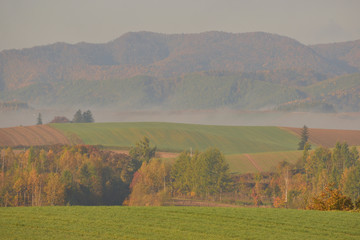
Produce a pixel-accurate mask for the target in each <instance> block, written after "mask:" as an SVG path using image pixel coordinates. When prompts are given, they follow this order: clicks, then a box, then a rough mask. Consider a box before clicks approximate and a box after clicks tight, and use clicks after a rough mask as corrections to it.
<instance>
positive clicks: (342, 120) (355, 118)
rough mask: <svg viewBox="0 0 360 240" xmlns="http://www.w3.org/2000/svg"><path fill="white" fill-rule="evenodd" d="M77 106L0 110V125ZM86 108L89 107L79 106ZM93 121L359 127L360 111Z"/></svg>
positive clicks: (138, 115) (107, 114)
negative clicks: (15, 110) (55, 108)
mask: <svg viewBox="0 0 360 240" xmlns="http://www.w3.org/2000/svg"><path fill="white" fill-rule="evenodd" d="M76 110H77V109H62V110H53V109H39V110H26V111H17V112H14V111H13V112H0V128H5V127H15V126H28V125H35V124H36V122H37V117H38V114H39V113H41V115H42V121H43V123H48V122H50V121H51V120H52V119H53V118H54V117H55V116H65V117H67V118H68V119H69V120H71V119H72V118H73V116H74V114H75V112H76ZM82 110H83V111H86V110H88V109H82ZM90 110H91V111H92V113H93V116H94V119H95V121H96V122H174V123H195V124H210V125H233V126H283V127H302V126H303V125H307V126H308V127H310V128H324V129H352V130H360V113H288V112H274V111H235V110H208V111H206V110H201V111H155V110H154V111H150V110H149V111H114V110H96V109H90Z"/></svg>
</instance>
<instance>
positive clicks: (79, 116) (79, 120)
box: [72, 109, 84, 123]
mask: <svg viewBox="0 0 360 240" xmlns="http://www.w3.org/2000/svg"><path fill="white" fill-rule="evenodd" d="M72 122H73V123H82V122H84V121H83V115H82V113H81V110H80V109H79V110H77V112H76V113H75V115H74V118H73V120H72Z"/></svg>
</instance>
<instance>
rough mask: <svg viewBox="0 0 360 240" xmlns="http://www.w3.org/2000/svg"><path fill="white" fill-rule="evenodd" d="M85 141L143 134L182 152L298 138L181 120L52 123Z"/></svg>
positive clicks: (247, 147)
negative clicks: (162, 121)
mask: <svg viewBox="0 0 360 240" xmlns="http://www.w3.org/2000/svg"><path fill="white" fill-rule="evenodd" d="M51 126H52V127H54V128H56V129H58V130H60V131H62V132H63V133H64V134H65V135H71V134H76V135H77V136H78V137H79V138H80V139H81V140H82V141H83V142H84V143H85V144H90V145H97V144H101V145H104V146H112V147H114V146H118V147H131V146H133V145H134V144H135V143H136V142H137V141H139V139H141V138H142V137H143V136H147V137H148V138H149V139H150V141H151V143H152V144H154V145H156V146H157V148H158V149H159V150H163V151H175V152H181V151H184V150H190V149H191V148H192V149H193V150H194V151H195V150H200V151H202V150H205V149H206V148H208V147H217V148H219V149H220V150H221V151H223V152H224V153H225V154H230V153H251V152H269V151H290V150H296V148H297V143H298V141H299V140H298V138H297V137H296V136H294V135H293V134H291V133H288V132H287V131H284V130H281V129H280V128H278V127H235V126H211V125H197V124H178V123H93V124H51Z"/></svg>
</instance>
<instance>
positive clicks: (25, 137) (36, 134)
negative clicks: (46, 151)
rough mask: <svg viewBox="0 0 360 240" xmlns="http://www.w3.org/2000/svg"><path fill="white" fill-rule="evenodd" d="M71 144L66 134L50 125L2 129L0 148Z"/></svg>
mask: <svg viewBox="0 0 360 240" xmlns="http://www.w3.org/2000/svg"><path fill="white" fill-rule="evenodd" d="M69 143H70V142H69V140H68V139H67V138H66V137H65V135H64V134H62V133H61V132H60V131H58V130H56V129H54V128H51V127H49V126H48V125H38V126H29V127H12V128H0V146H10V147H13V146H39V145H52V144H69Z"/></svg>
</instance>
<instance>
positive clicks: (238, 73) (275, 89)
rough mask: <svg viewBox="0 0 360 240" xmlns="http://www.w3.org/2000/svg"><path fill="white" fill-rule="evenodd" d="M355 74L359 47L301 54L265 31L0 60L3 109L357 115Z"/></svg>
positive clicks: (144, 40)
mask: <svg viewBox="0 0 360 240" xmlns="http://www.w3.org/2000/svg"><path fill="white" fill-rule="evenodd" d="M359 73H360V40H357V41H351V42H343V43H335V44H321V45H312V46H306V45H303V44H301V43H300V42H298V41H297V40H294V39H291V38H289V37H284V36H280V35H277V34H270V33H264V32H253V33H238V34H234V33H226V32H216V31H212V32H205V33H194V34H160V33H153V32H130V33H126V34H124V35H122V36H120V37H119V38H116V39H114V40H112V41H109V42H107V43H100V44H91V43H78V44H67V43H55V44H51V45H47V46H38V47H33V48H28V49H22V50H6V51H2V52H0V101H22V102H27V103H29V104H30V105H31V104H35V105H38V106H39V105H41V106H56V105H64V106H73V104H74V103H76V104H78V105H79V106H89V107H90V106H93V105H96V106H101V107H104V106H105V107H109V106H110V107H113V106H117V107H118V108H119V109H144V108H149V107H150V108H165V109H180V110H181V109H214V108H223V107H228V108H234V109H242V110H256V109H273V108H275V109H277V108H278V107H279V106H280V108H281V109H285V110H286V111H288V110H296V109H300V110H306V111H307V110H308V109H310V110H311V109H315V111H359V110H360V96H359V95H358V94H357V89H360V78H359V76H360V75H359ZM328 79H329V81H328ZM331 79H333V80H331ZM328 83H334V84H336V86H335V85H334V86H335V87H334V86H333V85H332V84H328ZM324 89H325V90H324ZM320 93H321V94H320ZM305 99H308V100H309V101H306V102H305V101H304V100H305Z"/></svg>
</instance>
